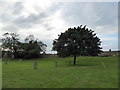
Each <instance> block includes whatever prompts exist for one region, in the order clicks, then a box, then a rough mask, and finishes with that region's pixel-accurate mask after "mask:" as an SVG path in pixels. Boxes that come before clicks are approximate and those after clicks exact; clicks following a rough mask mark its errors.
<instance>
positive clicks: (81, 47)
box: [52, 25, 102, 58]
mask: <svg viewBox="0 0 120 90" xmlns="http://www.w3.org/2000/svg"><path fill="white" fill-rule="evenodd" d="M93 32H94V31H92V30H91V29H90V30H89V29H88V28H86V26H84V27H82V25H81V26H78V27H77V28H76V27H74V28H69V29H68V30H66V31H65V32H64V33H61V34H60V35H58V36H59V37H58V39H55V40H54V41H53V48H52V49H53V50H54V51H57V54H58V55H59V56H60V57H67V56H71V55H72V56H74V58H75V57H76V55H81V56H97V55H98V54H99V53H100V52H101V50H100V49H102V48H101V47H100V44H101V41H100V39H99V38H98V37H97V36H96V34H95V33H93Z"/></svg>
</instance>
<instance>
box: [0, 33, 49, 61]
mask: <svg viewBox="0 0 120 90" xmlns="http://www.w3.org/2000/svg"><path fill="white" fill-rule="evenodd" d="M3 37H4V38H2V39H1V42H2V48H3V51H7V53H8V54H9V56H11V55H12V56H14V57H15V58H26V59H29V58H36V57H39V56H40V53H41V52H45V49H46V48H43V47H47V45H46V44H44V43H43V42H42V41H39V40H37V39H35V37H34V35H29V36H27V37H26V38H25V42H20V41H19V34H16V33H5V34H3ZM3 54H4V52H3Z"/></svg>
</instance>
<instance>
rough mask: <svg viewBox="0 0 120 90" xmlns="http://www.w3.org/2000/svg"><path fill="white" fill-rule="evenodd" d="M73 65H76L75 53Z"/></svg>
mask: <svg viewBox="0 0 120 90" xmlns="http://www.w3.org/2000/svg"><path fill="white" fill-rule="evenodd" d="M73 65H76V53H75V55H74V62H73Z"/></svg>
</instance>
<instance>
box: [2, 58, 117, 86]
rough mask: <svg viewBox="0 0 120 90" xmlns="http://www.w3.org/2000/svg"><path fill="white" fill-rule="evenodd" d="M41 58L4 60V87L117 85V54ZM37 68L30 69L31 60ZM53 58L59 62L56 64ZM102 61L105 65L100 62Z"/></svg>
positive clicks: (31, 67) (31, 65) (31, 66)
mask: <svg viewBox="0 0 120 90" xmlns="http://www.w3.org/2000/svg"><path fill="white" fill-rule="evenodd" d="M69 60H71V61H73V57H68V58H57V57H54V58H42V59H34V60H28V61H21V62H20V61H16V60H14V61H10V62H9V63H8V64H3V67H2V68H3V70H2V79H3V81H2V86H3V88H118V58H117V57H78V58H77V65H76V66H73V65H72V64H70V63H69ZM34 61H37V62H38V69H37V70H34V69H33V62H34ZM55 61H57V62H58V66H57V67H56V66H55ZM102 61H103V62H104V64H105V66H106V67H105V68H104V67H103V65H102V63H101V62H102Z"/></svg>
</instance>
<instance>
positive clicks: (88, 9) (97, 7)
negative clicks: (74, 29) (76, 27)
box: [62, 2, 117, 25]
mask: <svg viewBox="0 0 120 90" xmlns="http://www.w3.org/2000/svg"><path fill="white" fill-rule="evenodd" d="M62 13H63V17H64V19H66V20H67V21H68V22H70V23H72V24H87V25H89V24H91V25H94V24H95V25H115V24H116V23H115V22H116V20H117V3H105V2H104V3H102V2H101V3H100V2H99V3H98V2H94V3H93V2H91V3H82V2H77V3H76V2H75V3H73V2H72V3H65V4H64V5H63V10H62Z"/></svg>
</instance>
